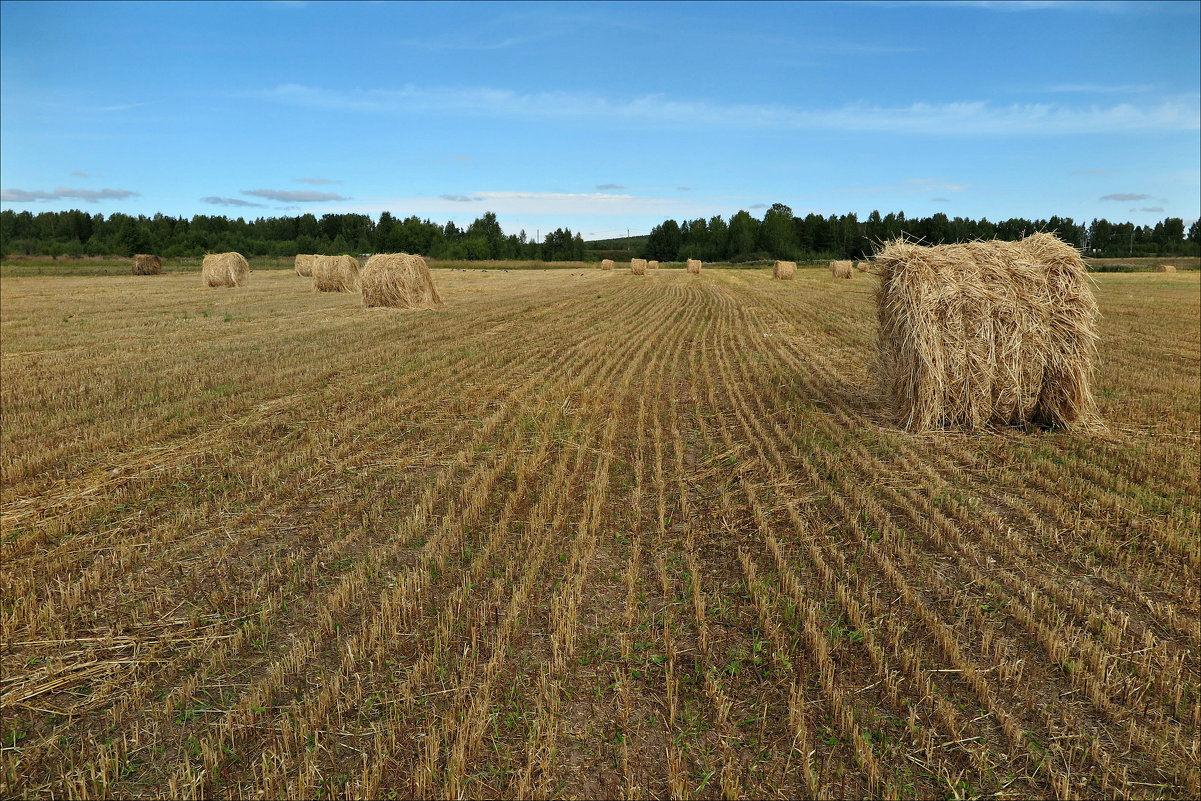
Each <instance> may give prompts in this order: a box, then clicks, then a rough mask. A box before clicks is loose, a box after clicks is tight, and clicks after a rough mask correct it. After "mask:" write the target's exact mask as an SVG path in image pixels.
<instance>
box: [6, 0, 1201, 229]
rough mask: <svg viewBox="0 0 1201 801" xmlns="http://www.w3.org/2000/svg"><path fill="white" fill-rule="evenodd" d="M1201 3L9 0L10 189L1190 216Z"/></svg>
mask: <svg viewBox="0 0 1201 801" xmlns="http://www.w3.org/2000/svg"><path fill="white" fill-rule="evenodd" d="M1199 53H1201V3H1197V2H1183V3H1153V2H1145V3H1054V2H1048V3H1035V2H1027V3H989V2H959V3H955V2H949V3H943V2H940V3H920V2H883V3H874V2H857V3H809V2H806V3H766V4H754V3H738V4H724V3H646V4H642V3H616V4H604V3H601V4H581V3H571V4H533V3H492V4H488V3H470V4H454V3H439V4H418V3H363V4H353V3H348V2H341V3H301V2H289V3H235V4H220V3H199V4H188V3H145V4H139V3H104V2H89V3H80V4H73V3H68V4H63V3H47V2H36V3H23V2H3V3H0V189H2V190H3V195H2V196H0V206H2V207H3V208H5V209H9V208H11V209H15V210H30V211H33V212H34V213H37V212H39V211H47V210H49V211H55V210H64V209H70V208H80V209H83V210H85V211H88V212H89V213H96V212H101V213H104V214H106V215H107V214H111V213H113V212H124V213H128V214H147V215H153V214H155V213H157V212H161V213H163V214H167V215H170V216H185V217H191V216H192V215H194V214H223V215H226V216H231V217H234V216H243V217H247V218H254V217H260V216H263V217H270V216H280V215H293V214H299V213H304V212H312V213H313V214H316V215H318V216H320V215H321V214H323V213H327V212H346V211H354V212H363V213H367V214H370V215H371V216H372V217H378V215H379V213H380V212H381V211H384V210H388V211H391V212H392V213H393V214H394V215H397V216H401V217H404V216H408V215H410V214H416V215H418V216H420V217H423V218H427V217H428V218H430V219H432V220H434V221H437V222H444V221H446V220H454V221H455V222H457V223H459V224H461V225H462V224H466V223H469V222H470V221H471V220H473V219H475V218H476V217H478V216H480V215H481V214H483V213H484V212H485V211H493V212H495V213H496V214H497V217H498V219H499V220H500V223H501V225H502V227H503V228H504V229H505V231H506V232H507V233H516V232H517V231H518V230H522V229H524V230H526V231H527V233H528V234H529V235H530V236H533V235H534V233H535V231H541V233H542V234H543V235H545V233H546V232H547V231H548V230H551V229H554V228H558V227H569V228H571V229H572V230H573V231H578V232H580V233H582V234H583V235H584V236H585V238H588V239H591V238H600V237H605V236H614V235H624V234H625V232H626V230H627V228H628V229H630V230H631V231H632V232H633V233H645V232H646V231H648V230H649V229H650V228H651V227H652V226H654V225H656V224H658V223H659V222H662V221H663V220H664V219H667V218H674V219H676V220H680V221H682V220H685V219H695V218H697V217H711V216H713V215H715V214H720V215H722V216H724V217H729V215H731V214H732V213H734V212H735V211H737V210H739V209H747V210H748V211H750V212H751V213H752V214H754V215H755V216H762V213H763V210H764V209H765V208H766V207H767V206H770V205H771V204H772V203H775V202H782V203H786V204H788V205H789V206H791V207H792V209H793V212H794V213H795V214H797V215H803V214H806V213H808V212H817V213H819V214H823V215H828V214H831V213H835V214H842V213H846V212H856V213H858V214H859V215H861V216H865V215H866V214H867V213H869V212H870V211H871V210H872V209H879V210H880V211H881V213H887V212H889V211H903V212H905V214H906V215H908V216H926V215H929V214H933V213H935V212H938V211H942V212H944V213H946V214H948V215H950V216H957V215H958V216H966V217H973V218H979V217H987V218H989V219H991V220H999V219H1007V218H1009V217H1026V218H1046V217H1050V216H1051V215H1062V216H1070V217H1074V218H1075V219H1077V220H1091V219H1092V218H1094V217H1105V218H1107V219H1110V220H1113V221H1125V220H1131V221H1133V222H1135V223H1138V224H1145V223H1154V222H1157V221H1159V220H1162V219H1163V218H1164V217H1168V216H1173V217H1182V218H1184V219H1185V221H1186V223H1191V221H1193V220H1195V219H1197V218H1198V215H1199V213H1201V212H1199V206H1201V133H1199V129H1201V91H1199V88H1201V56H1199Z"/></svg>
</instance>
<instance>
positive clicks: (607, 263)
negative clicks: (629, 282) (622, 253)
mask: <svg viewBox="0 0 1201 801" xmlns="http://www.w3.org/2000/svg"><path fill="white" fill-rule="evenodd" d="M600 268H601V269H602V270H612V269H613V259H601V263H600Z"/></svg>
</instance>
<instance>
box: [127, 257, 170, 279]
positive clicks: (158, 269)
mask: <svg viewBox="0 0 1201 801" xmlns="http://www.w3.org/2000/svg"><path fill="white" fill-rule="evenodd" d="M133 274H134V275H162V274H163V260H162V259H160V258H159V257H158V256H151V255H148V254H146V253H139V254H137V255H136V256H134V257H133Z"/></svg>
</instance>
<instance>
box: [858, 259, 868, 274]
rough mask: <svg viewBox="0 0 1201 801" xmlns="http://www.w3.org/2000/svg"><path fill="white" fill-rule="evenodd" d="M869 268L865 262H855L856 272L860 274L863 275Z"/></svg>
mask: <svg viewBox="0 0 1201 801" xmlns="http://www.w3.org/2000/svg"><path fill="white" fill-rule="evenodd" d="M869 266H870V265H869V264H868V263H867V262H865V261H858V262H855V269H856V270H858V271H859V272H861V273H865V272H867V268H868V267H869Z"/></svg>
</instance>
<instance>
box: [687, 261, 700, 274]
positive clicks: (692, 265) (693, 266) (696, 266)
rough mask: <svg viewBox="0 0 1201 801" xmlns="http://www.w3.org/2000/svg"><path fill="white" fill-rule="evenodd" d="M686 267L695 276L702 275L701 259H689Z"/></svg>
mask: <svg viewBox="0 0 1201 801" xmlns="http://www.w3.org/2000/svg"><path fill="white" fill-rule="evenodd" d="M686 266H687V268H688V272H690V273H692V274H693V275H700V272H701V260H700V259H689V260H688V262H687V264H686Z"/></svg>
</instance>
